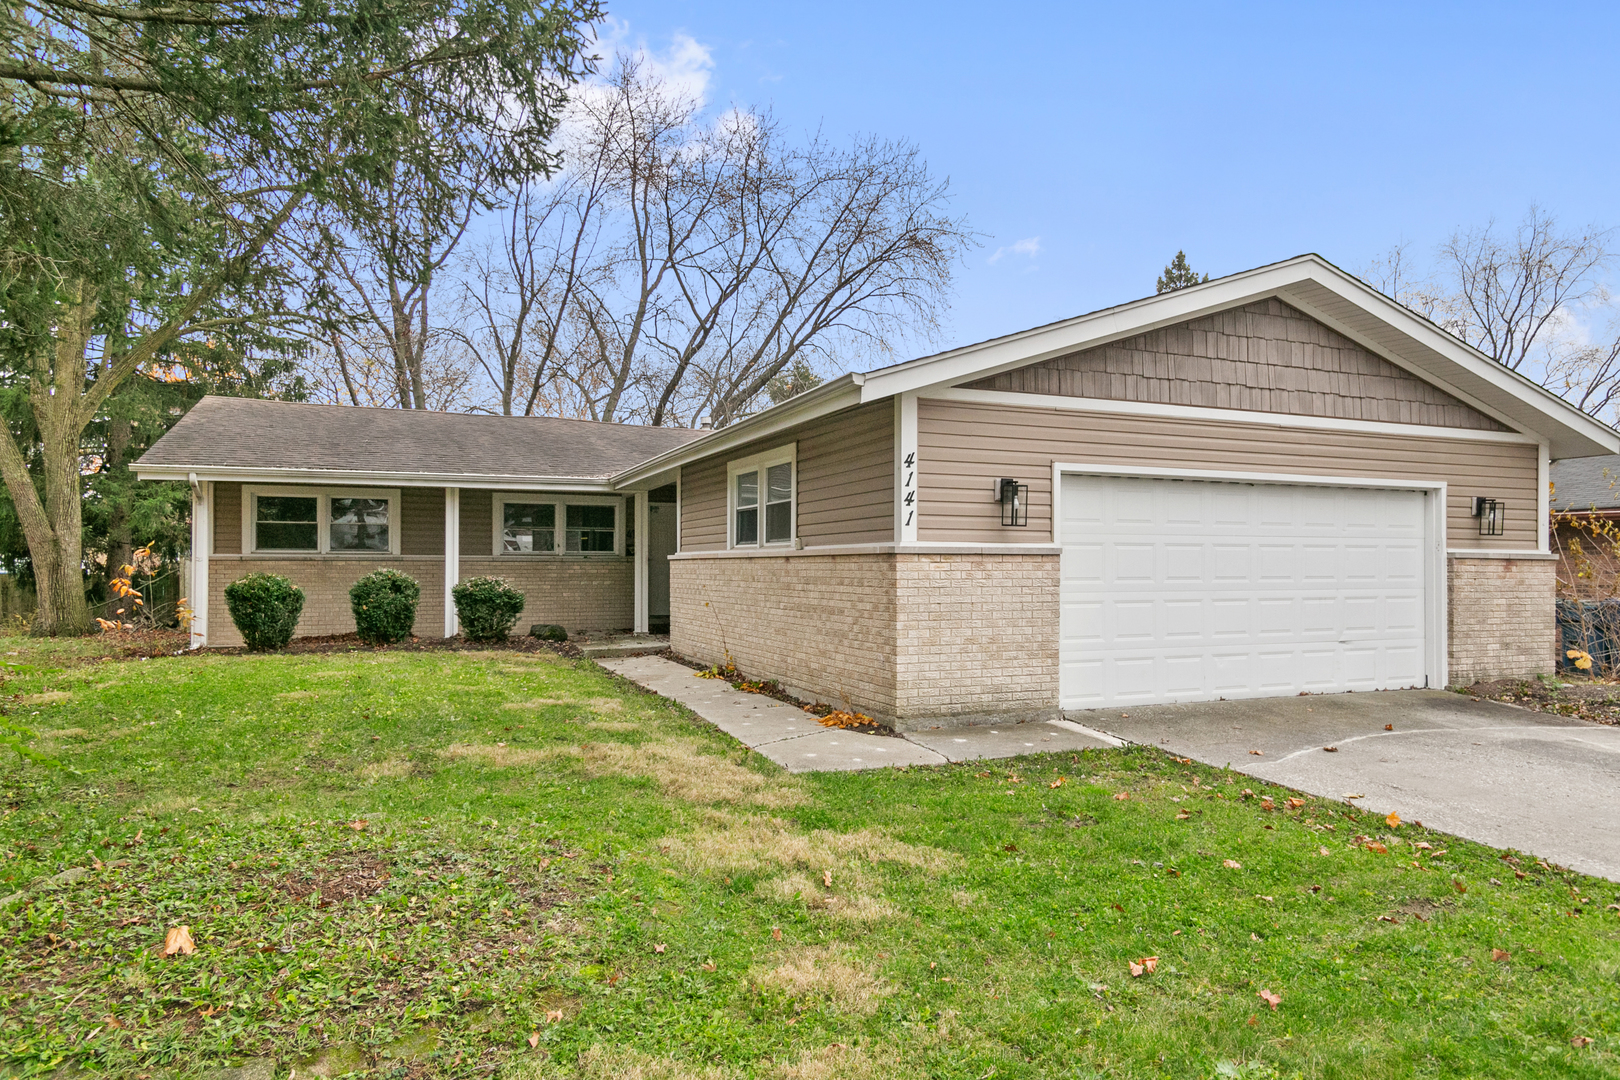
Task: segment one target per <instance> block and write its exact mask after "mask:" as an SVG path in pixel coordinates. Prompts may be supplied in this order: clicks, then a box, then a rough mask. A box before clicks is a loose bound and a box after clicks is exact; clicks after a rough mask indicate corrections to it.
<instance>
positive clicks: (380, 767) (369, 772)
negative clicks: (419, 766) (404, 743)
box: [360, 754, 414, 781]
mask: <svg viewBox="0 0 1620 1080" xmlns="http://www.w3.org/2000/svg"><path fill="white" fill-rule="evenodd" d="M413 769H414V766H413V765H412V764H411V759H410V758H408V757H405V756H403V755H401V754H393V755H390V756H389V757H386V758H383V759H382V760H381V761H373V762H371V763H370V764H368V765H362V766H361V767H360V778H361V779H362V780H371V781H376V780H398V779H400V778H401V777H404V776H409V775H411V772H412V770H413Z"/></svg>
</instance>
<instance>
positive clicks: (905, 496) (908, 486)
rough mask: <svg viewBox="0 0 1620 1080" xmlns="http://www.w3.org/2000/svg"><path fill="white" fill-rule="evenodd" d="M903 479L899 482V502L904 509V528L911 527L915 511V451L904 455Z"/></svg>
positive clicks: (902, 464) (902, 465)
mask: <svg viewBox="0 0 1620 1080" xmlns="http://www.w3.org/2000/svg"><path fill="white" fill-rule="evenodd" d="M901 468H902V471H903V472H904V473H905V479H904V480H903V481H901V484H900V504H901V505H902V506H903V507H905V511H906V528H908V529H909V528H911V521H912V518H913V517H914V516H915V515H916V513H917V451H915V450H913V451H911V452H910V453H909V454H907V455H906V457H905V460H904V461H903V462H902V463H901Z"/></svg>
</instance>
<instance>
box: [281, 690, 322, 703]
mask: <svg viewBox="0 0 1620 1080" xmlns="http://www.w3.org/2000/svg"><path fill="white" fill-rule="evenodd" d="M315 696H316V694H315V691H313V690H288V691H287V692H286V693H285V694H277V695H276V697H277V698H278V699H279V700H281V701H303V700H305V699H307V698H312V697H315Z"/></svg>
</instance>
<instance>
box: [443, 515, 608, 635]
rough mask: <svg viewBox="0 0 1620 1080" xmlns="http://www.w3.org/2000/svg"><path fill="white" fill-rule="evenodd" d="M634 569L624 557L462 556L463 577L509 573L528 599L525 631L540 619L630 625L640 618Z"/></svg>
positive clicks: (520, 628) (587, 625) (586, 625)
mask: <svg viewBox="0 0 1620 1080" xmlns="http://www.w3.org/2000/svg"><path fill="white" fill-rule="evenodd" d="M462 535H463V536H465V535H466V533H465V531H464V532H463V533H462ZM635 573H636V568H635V563H634V562H633V561H632V560H630V559H625V558H619V557H614V558H601V559H568V558H533V559H519V558H499V559H497V558H492V557H484V558H471V559H470V558H468V557H467V556H465V555H463V556H462V558H461V580H463V581H465V580H467V579H468V578H472V577H498V578H505V579H506V580H507V581H509V582H511V584H512V586H513V587H514V588H516V589H518V590H520V591H521V592H522V593H523V595H524V596H526V597H527V598H528V601H529V602H528V603H527V604H526V605H525V606H524V608H523V614H522V615H520V616H518V623H517V627H516V632H517V633H520V634H526V633H528V632H529V627H530V626H533V625H534V624H535V623H557V624H558V625H560V626H564V627H567V628H568V630H569V631H570V632H572V631H575V630H628V629H630V628H631V627H633V626H634V625H635V621H636V613H635V602H636V580H635Z"/></svg>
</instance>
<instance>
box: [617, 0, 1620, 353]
mask: <svg viewBox="0 0 1620 1080" xmlns="http://www.w3.org/2000/svg"><path fill="white" fill-rule="evenodd" d="M609 3H610V8H609V10H610V14H611V16H612V18H613V19H614V20H615V21H614V23H613V30H612V37H613V38H615V39H617V41H618V42H619V43H621V44H625V45H631V46H636V45H639V46H644V47H645V48H646V49H647V50H648V51H649V52H650V53H651V54H652V55H653V56H654V57H656V58H658V60H659V61H660V63H661V64H663V65H666V66H667V67H668V69H669V70H670V71H672V72H677V73H685V74H686V75H688V76H689V77H692V78H694V79H699V80H705V92H706V93H707V96H708V99H709V100H710V101H711V102H712V103H714V104H715V105H717V106H724V105H728V104H732V103H736V104H751V105H756V106H762V107H768V108H770V109H772V110H773V111H774V112H775V113H776V115H777V117H778V118H779V119H780V120H782V121H784V123H785V124H786V125H787V126H788V127H789V128H790V129H794V128H797V129H799V130H803V131H805V132H809V131H813V130H814V129H816V128H820V129H822V130H823V131H824V132H825V133H826V134H828V135H830V136H833V137H840V138H842V137H847V136H849V135H853V134H856V133H869V134H876V135H880V136H886V137H899V138H905V139H909V140H911V141H913V142H915V143H916V144H917V145H918V146H919V147H920V148H921V150H922V153H923V155H924V156H925V157H926V158H927V160H928V161H929V164H930V165H931V167H932V168H933V170H934V171H935V172H936V173H938V174H941V175H946V176H949V177H950V180H951V187H952V190H953V191H954V192H955V196H956V198H955V206H956V208H957V209H958V210H959V211H960V212H962V213H965V214H966V215H967V216H968V217H969V218H970V219H971V222H972V224H973V226H974V228H975V229H976V230H977V231H978V232H980V233H982V234H983V242H984V246H983V247H982V248H980V249H979V250H977V251H974V252H972V253H971V254H970V255H969V257H968V259H967V263H966V265H965V266H964V267H963V268H962V269H961V272H960V276H959V278H958V283H957V291H956V297H955V301H954V304H953V306H952V310H951V313H950V316H949V321H948V323H947V324H946V326H945V327H944V329H943V332H942V335H941V340H940V345H941V346H950V345H955V344H963V343H967V342H972V341H977V340H981V339H983V338H987V337H991V336H994V335H996V334H1002V333H1007V332H1011V331H1014V330H1019V329H1022V328H1024V327H1028V326H1034V325H1038V324H1040V323H1044V322H1050V321H1052V320H1054V319H1059V318H1063V317H1065V316H1068V315H1074V314H1078V313H1080V312H1083V311H1088V310H1091V309H1093V308H1097V307H1102V306H1106V305H1108V304H1113V303H1118V302H1121V301H1124V300H1129V299H1133V298H1135V297H1138V296H1142V295H1145V294H1148V293H1151V292H1152V291H1153V283H1154V279H1155V277H1157V275H1158V274H1159V272H1160V271H1161V270H1162V268H1163V267H1164V265H1165V263H1167V262H1168V261H1169V260H1170V258H1171V257H1172V256H1173V255H1174V254H1175V252H1176V250H1177V249H1178V248H1184V249H1185V250H1186V251H1187V255H1188V259H1189V261H1190V262H1191V263H1192V265H1193V267H1194V268H1195V269H1196V270H1199V271H1201V272H1208V273H1210V274H1211V275H1214V276H1219V275H1221V274H1226V273H1231V272H1233V271H1237V270H1243V269H1246V268H1248V267H1251V266H1256V265H1259V264H1262V263H1267V262H1272V261H1275V260H1277V259H1282V258H1287V257H1288V256H1291V255H1297V254H1299V253H1301V252H1304V251H1316V252H1320V253H1321V254H1322V255H1324V256H1326V257H1327V258H1329V259H1331V260H1333V261H1334V262H1336V263H1338V264H1339V265H1341V266H1343V267H1345V268H1346V269H1350V270H1352V271H1355V270H1359V269H1361V268H1363V267H1365V266H1366V265H1367V264H1368V263H1369V261H1370V260H1372V259H1373V258H1375V257H1376V256H1378V255H1380V254H1382V253H1383V252H1385V251H1387V250H1388V249H1389V248H1390V247H1391V246H1392V245H1393V244H1395V243H1397V242H1399V241H1403V240H1404V241H1409V242H1410V243H1411V245H1412V248H1411V254H1413V255H1416V256H1418V257H1420V258H1421V259H1424V260H1426V259H1427V258H1428V257H1429V256H1430V255H1431V253H1432V251H1433V248H1434V246H1435V245H1436V243H1438V242H1439V241H1440V240H1442V239H1443V238H1444V237H1445V236H1447V235H1448V234H1450V233H1451V232H1452V231H1453V230H1454V229H1456V228H1458V227H1459V226H1472V225H1481V224H1484V223H1485V222H1486V221H1487V220H1489V219H1491V218H1493V217H1494V218H1495V219H1497V220H1498V221H1499V222H1502V223H1504V224H1508V225H1511V224H1513V223H1514V222H1516V221H1517V220H1518V219H1519V218H1520V217H1522V216H1523V214H1524V212H1525V211H1526V209H1527V208H1528V207H1529V206H1530V204H1531V203H1539V204H1540V205H1541V206H1543V207H1544V208H1546V209H1547V210H1549V211H1550V212H1552V213H1553V214H1555V215H1556V216H1557V217H1558V219H1559V220H1560V222H1561V223H1562V224H1564V225H1567V226H1575V225H1584V224H1587V223H1590V222H1596V223H1599V224H1603V225H1613V224H1620V212H1617V208H1616V205H1615V201H1616V200H1615V192H1616V184H1615V177H1616V166H1617V164H1620V161H1617V158H1620V151H1617V147H1616V139H1615V120H1614V117H1615V98H1616V94H1617V84H1616V81H1615V79H1614V77H1613V62H1612V50H1613V47H1614V44H1615V42H1616V40H1617V32H1620V6H1616V5H1598V4H1591V5H1585V6H1577V5H1550V4H1538V5H1532V4H1528V3H1526V4H1519V5H1497V4H1479V3H1475V4H1466V5H1465V4H1426V5H1420V4H1403V5H1376V4H1366V3H1356V4H1338V5H1327V4H1317V5H1311V4H1298V3H1294V4H1289V5H1262V4H1247V5H1241V6H1239V5H1210V4H1199V5H1178V4H1156V5H1145V4H1132V5H1125V4H1113V5H1107V6H1103V5H1070V4H1062V5H1058V4H1054V5H1047V6H1027V7H1022V8H1019V7H1012V6H1009V7H1007V8H1002V7H1000V6H999V5H982V4H981V5H965V4H963V5H953V4H915V5H901V4H883V3H871V2H867V3H846V2H842V0H839V2H828V0H823V2H820V3H816V4H792V5H789V4H760V3H747V4H744V3H727V2H720V0H715V2H669V0H660V2H657V3H654V2H651V0H609ZM1020 241H1023V242H1024V243H1023V244H1022V246H1021V247H1020V248H1018V249H1016V250H1015V249H1014V245H1018V244H1019V242H1020ZM1001 248H1005V249H1008V250H1006V251H1004V252H1003V253H1002V255H1001V257H1000V258H994V255H995V253H996V251H997V249H1001Z"/></svg>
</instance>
